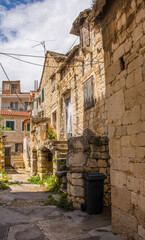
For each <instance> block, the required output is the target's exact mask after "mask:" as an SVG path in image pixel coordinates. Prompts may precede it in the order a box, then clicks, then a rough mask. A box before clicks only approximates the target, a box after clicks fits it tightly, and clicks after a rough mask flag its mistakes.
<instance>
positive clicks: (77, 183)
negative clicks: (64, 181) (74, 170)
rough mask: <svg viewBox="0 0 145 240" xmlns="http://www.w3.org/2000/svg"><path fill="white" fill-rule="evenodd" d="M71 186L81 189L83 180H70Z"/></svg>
mask: <svg viewBox="0 0 145 240" xmlns="http://www.w3.org/2000/svg"><path fill="white" fill-rule="evenodd" d="M71 183H72V185H75V186H80V187H83V186H84V180H83V179H74V178H73V179H72V181H71Z"/></svg>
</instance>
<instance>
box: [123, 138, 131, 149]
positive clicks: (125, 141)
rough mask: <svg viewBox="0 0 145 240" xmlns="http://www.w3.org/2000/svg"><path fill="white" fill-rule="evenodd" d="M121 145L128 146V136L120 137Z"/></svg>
mask: <svg viewBox="0 0 145 240" xmlns="http://www.w3.org/2000/svg"><path fill="white" fill-rule="evenodd" d="M121 146H123V147H127V146H130V136H123V137H122V138H121Z"/></svg>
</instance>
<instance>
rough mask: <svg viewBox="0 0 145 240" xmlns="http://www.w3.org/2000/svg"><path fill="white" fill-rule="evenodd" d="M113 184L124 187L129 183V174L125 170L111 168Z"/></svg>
mask: <svg viewBox="0 0 145 240" xmlns="http://www.w3.org/2000/svg"><path fill="white" fill-rule="evenodd" d="M110 176H111V185H112V186H116V187H118V188H123V187H124V186H126V184H127V175H126V173H125V172H121V171H116V170H110Z"/></svg>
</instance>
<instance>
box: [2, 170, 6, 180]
mask: <svg viewBox="0 0 145 240" xmlns="http://www.w3.org/2000/svg"><path fill="white" fill-rule="evenodd" d="M1 174H2V179H4V178H6V176H7V173H6V172H5V171H1Z"/></svg>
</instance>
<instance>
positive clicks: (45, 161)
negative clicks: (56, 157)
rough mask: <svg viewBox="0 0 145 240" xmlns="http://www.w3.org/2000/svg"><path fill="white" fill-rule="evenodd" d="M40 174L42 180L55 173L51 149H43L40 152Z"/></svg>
mask: <svg viewBox="0 0 145 240" xmlns="http://www.w3.org/2000/svg"><path fill="white" fill-rule="evenodd" d="M37 156H38V167H37V169H38V173H39V175H40V177H41V179H42V178H44V177H45V176H46V175H48V174H51V173H52V172H53V161H52V160H53V154H52V152H51V151H50V149H48V148H46V147H43V148H41V149H40V150H38V154H37Z"/></svg>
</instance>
